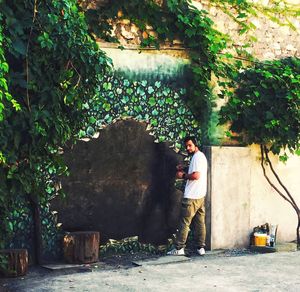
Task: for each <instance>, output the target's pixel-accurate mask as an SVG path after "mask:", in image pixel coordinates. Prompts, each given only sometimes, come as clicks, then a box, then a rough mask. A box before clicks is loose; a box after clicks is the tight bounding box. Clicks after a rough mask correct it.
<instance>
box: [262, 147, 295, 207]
mask: <svg viewBox="0 0 300 292" xmlns="http://www.w3.org/2000/svg"><path fill="white" fill-rule="evenodd" d="M260 151H261V167H262V169H263V173H264V177H265V178H266V180H267V181H268V183H269V184H270V186H271V187H272V188H273V189H274V190H275V191H276V192H277V193H278V194H279V195H280V196H281V197H282V198H283V199H284V200H286V201H287V202H289V203H290V204H291V205H292V206H293V208H294V209H295V210H296V211H297V209H298V207H297V205H294V203H293V202H292V201H291V200H290V199H289V198H287V197H286V196H285V195H284V194H283V193H282V192H281V191H280V190H279V189H278V188H277V187H276V186H275V185H274V184H273V183H272V182H271V180H270V179H269V177H268V176H267V174H266V169H265V166H264V160H265V156H264V148H263V145H260Z"/></svg>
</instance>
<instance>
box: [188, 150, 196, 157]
mask: <svg viewBox="0 0 300 292" xmlns="http://www.w3.org/2000/svg"><path fill="white" fill-rule="evenodd" d="M187 153H188V156H192V155H193V154H194V153H195V151H192V152H189V151H187Z"/></svg>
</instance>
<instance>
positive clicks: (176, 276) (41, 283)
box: [0, 251, 300, 292]
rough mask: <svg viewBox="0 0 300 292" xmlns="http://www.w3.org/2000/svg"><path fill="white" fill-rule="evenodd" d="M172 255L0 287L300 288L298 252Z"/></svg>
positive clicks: (49, 274)
mask: <svg viewBox="0 0 300 292" xmlns="http://www.w3.org/2000/svg"><path fill="white" fill-rule="evenodd" d="M171 258H172V257H171ZM171 258H170V262H169V263H164V264H155V263H153V262H152V263H151V262H150V264H149V262H148V263H147V262H145V264H143V265H142V266H138V267H134V266H129V265H128V266H111V268H107V267H106V268H105V267H104V268H103V267H101V264H99V265H95V266H93V268H91V269H88V270H77V271H76V272H74V271H73V272H72V273H70V272H69V273H61V272H60V273H58V274H57V273H52V272H49V271H47V272H46V273H45V272H44V273H40V272H39V273H29V274H28V275H27V276H26V277H25V278H23V279H20V278H18V279H6V280H4V281H3V280H2V282H0V291H24V292H25V291H26V292H30V291H38V292H40V291H47V292H48V291H59V292H61V291H80V292H82V291H300V269H299V268H300V252H299V251H296V252H276V253H268V254H253V253H249V252H247V253H238V254H232V253H231V254H230V253H229V254H228V253H226V252H225V253H224V252H222V253H216V252H211V253H210V252H208V253H207V255H205V256H204V257H200V256H196V255H192V256H191V257H190V259H189V260H187V261H183V262H173V263H172V259H171ZM159 260H161V258H160V259H158V262H159ZM163 260H165V259H163ZM164 262H165V261H164ZM1 289H2V290H1Z"/></svg>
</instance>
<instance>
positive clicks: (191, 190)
mask: <svg viewBox="0 0 300 292" xmlns="http://www.w3.org/2000/svg"><path fill="white" fill-rule="evenodd" d="M195 171H197V172H199V173H200V178H199V179H196V180H188V181H187V183H186V186H185V190H184V198H189V199H200V198H203V197H204V196H205V195H206V190H207V159H206V157H205V155H204V154H203V153H202V152H201V151H197V152H196V153H195V154H194V155H193V157H192V159H191V163H190V166H189V171H188V174H190V173H193V172H195Z"/></svg>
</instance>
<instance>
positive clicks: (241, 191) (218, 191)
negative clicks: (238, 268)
mask: <svg viewBox="0 0 300 292" xmlns="http://www.w3.org/2000/svg"><path fill="white" fill-rule="evenodd" d="M272 161H273V163H274V168H275V169H276V170H277V171H278V174H279V175H280V177H281V178H282V181H283V182H284V183H285V184H286V186H287V187H288V189H289V190H290V191H291V193H292V194H293V195H294V196H295V198H296V201H297V202H298V204H299V203H300V193H299V167H300V158H299V157H291V158H290V160H289V161H288V162H287V164H283V163H282V162H279V161H278V160H277V158H276V157H272ZM210 197H211V199H210V201H211V202H210V205H211V247H212V249H217V248H232V247H247V246H248V245H249V235H250V232H251V231H252V229H253V227H255V226H258V225H262V224H264V223H266V222H268V223H271V224H278V225H279V227H278V234H277V241H278V242H287V241H292V240H295V239H296V226H297V217H296V213H295V211H294V210H293V209H292V207H291V206H290V205H289V204H288V203H287V202H286V201H285V200H283V199H282V198H281V197H280V196H279V195H278V194H277V193H276V192H275V191H274V190H273V189H272V188H271V187H270V186H269V185H268V183H267V182H266V180H265V178H264V177H263V173H262V169H261V166H260V149H259V147H258V146H257V145H253V146H251V147H216V146H215V147H212V148H211V194H210Z"/></svg>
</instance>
